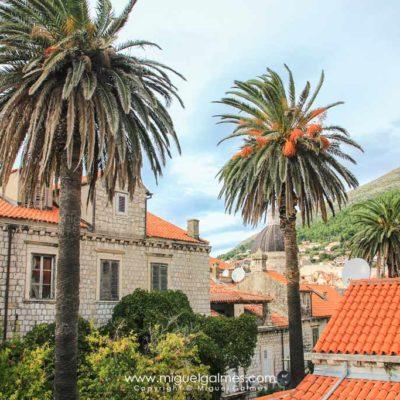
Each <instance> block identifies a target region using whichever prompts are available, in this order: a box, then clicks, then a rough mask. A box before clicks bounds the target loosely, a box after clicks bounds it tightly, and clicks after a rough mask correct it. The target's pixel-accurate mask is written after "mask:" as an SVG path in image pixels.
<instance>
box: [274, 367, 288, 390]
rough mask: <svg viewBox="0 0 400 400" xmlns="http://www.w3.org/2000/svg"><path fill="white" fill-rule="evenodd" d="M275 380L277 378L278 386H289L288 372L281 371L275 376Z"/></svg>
mask: <svg viewBox="0 0 400 400" xmlns="http://www.w3.org/2000/svg"><path fill="white" fill-rule="evenodd" d="M276 378H277V379H276V380H277V381H278V383H279V385H281V386H284V387H286V386H289V383H290V372H288V371H285V370H283V371H281V372H279V374H278V375H277V377H276Z"/></svg>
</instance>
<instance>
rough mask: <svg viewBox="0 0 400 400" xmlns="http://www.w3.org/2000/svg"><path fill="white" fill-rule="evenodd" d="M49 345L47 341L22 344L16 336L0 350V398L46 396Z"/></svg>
mask: <svg viewBox="0 0 400 400" xmlns="http://www.w3.org/2000/svg"><path fill="white" fill-rule="evenodd" d="M51 354H52V349H51V348H50V347H49V346H48V345H43V346H39V347H37V348H35V349H33V350H32V349H29V348H23V343H22V342H21V341H20V340H19V339H17V340H14V341H12V342H9V343H7V345H6V346H3V347H2V349H1V350H0V400H32V399H40V400H50V399H52V387H51V385H49V378H50V376H51V367H50V366H49V363H51V359H52V357H51Z"/></svg>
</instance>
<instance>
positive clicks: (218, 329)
mask: <svg viewBox="0 0 400 400" xmlns="http://www.w3.org/2000/svg"><path fill="white" fill-rule="evenodd" d="M198 329H199V330H200V331H201V332H204V334H205V335H206V337H202V338H200V339H199V340H200V343H199V344H198V347H199V351H200V358H201V360H202V362H203V363H205V364H207V365H210V366H211V371H212V373H215V374H216V373H220V374H223V373H225V371H226V370H227V369H230V368H239V367H243V368H244V369H246V368H248V367H249V365H250V363H251V358H252V357H253V354H254V349H255V346H256V343H257V332H258V330H257V322H256V318H255V317H254V316H252V315H247V314H243V315H241V316H240V317H238V318H226V317H205V316H198ZM207 338H209V339H208V340H207Z"/></svg>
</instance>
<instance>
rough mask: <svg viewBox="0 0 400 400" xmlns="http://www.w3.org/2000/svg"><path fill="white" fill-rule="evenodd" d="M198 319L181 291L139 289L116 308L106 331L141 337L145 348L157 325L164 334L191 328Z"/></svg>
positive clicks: (140, 340) (121, 301)
mask: <svg viewBox="0 0 400 400" xmlns="http://www.w3.org/2000/svg"><path fill="white" fill-rule="evenodd" d="M194 319H195V315H194V313H193V310H192V308H191V306H190V303H189V300H188V298H187V296H186V295H185V294H184V293H183V292H182V291H180V290H176V291H174V290H168V291H152V292H149V291H147V290H143V289H136V290H135V291H134V292H133V293H132V294H129V295H127V296H124V297H123V298H122V299H121V300H120V302H119V303H118V304H117V305H116V306H115V307H114V310H113V314H112V318H111V321H110V323H109V324H108V325H107V327H106V330H108V331H109V332H110V333H112V334H114V335H130V334H132V333H134V334H135V335H137V336H138V339H139V342H140V343H141V345H142V346H144V345H146V343H147V341H148V340H149V337H150V331H151V329H152V328H153V327H154V326H156V325H158V326H160V327H161V328H162V329H163V330H164V331H169V332H171V331H173V330H178V329H179V328H181V327H184V326H187V327H189V326H190V325H191V324H192V323H193V321H194Z"/></svg>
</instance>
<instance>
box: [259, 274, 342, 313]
mask: <svg viewBox="0 0 400 400" xmlns="http://www.w3.org/2000/svg"><path fill="white" fill-rule="evenodd" d="M264 273H265V275H266V276H268V277H269V278H271V279H273V280H275V281H277V282H280V283H282V284H284V285H287V283H288V280H287V278H286V276H284V275H282V274H281V273H279V272H277V271H265V272H264ZM300 291H301V292H311V302H312V315H313V317H329V316H331V315H333V313H334V312H335V311H336V310H337V309H338V307H339V304H340V301H341V300H342V296H341V294H340V293H338V292H337V291H336V290H335V288H334V287H333V286H330V285H319V284H316V283H301V284H300Z"/></svg>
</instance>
